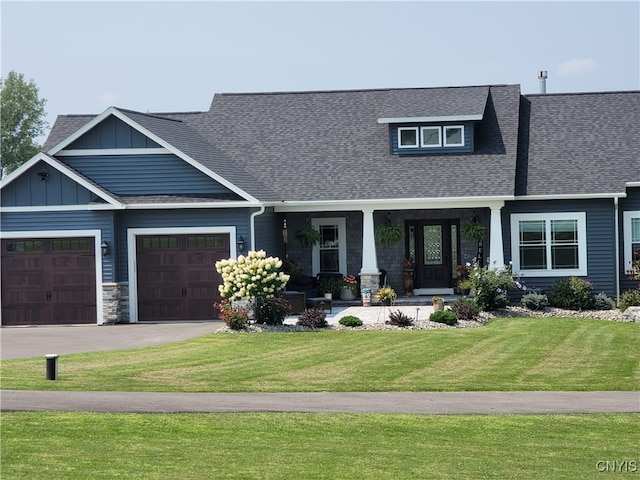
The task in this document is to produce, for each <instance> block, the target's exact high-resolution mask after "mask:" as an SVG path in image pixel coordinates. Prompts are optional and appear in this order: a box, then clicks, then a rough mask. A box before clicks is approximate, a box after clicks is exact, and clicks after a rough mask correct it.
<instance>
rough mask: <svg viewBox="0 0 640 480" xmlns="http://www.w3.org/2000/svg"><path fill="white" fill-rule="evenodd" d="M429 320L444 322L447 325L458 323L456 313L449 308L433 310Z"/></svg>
mask: <svg viewBox="0 0 640 480" xmlns="http://www.w3.org/2000/svg"><path fill="white" fill-rule="evenodd" d="M429 320H431V321H432V322H438V323H445V324H447V325H455V324H456V323H458V319H457V318H456V314H455V313H453V312H452V311H451V310H439V311H437V312H433V313H432V314H431V315H430V316H429Z"/></svg>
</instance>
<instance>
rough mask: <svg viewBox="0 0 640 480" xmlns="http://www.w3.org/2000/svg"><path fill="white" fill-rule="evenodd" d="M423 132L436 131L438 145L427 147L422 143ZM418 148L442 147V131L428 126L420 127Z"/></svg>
mask: <svg viewBox="0 0 640 480" xmlns="http://www.w3.org/2000/svg"><path fill="white" fill-rule="evenodd" d="M425 130H437V131H438V143H437V144H436V145H427V144H425V143H424V138H425V134H424V131H425ZM420 146H421V147H422V148H438V147H442V129H441V128H440V127H434V126H428V127H420Z"/></svg>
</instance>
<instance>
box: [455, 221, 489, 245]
mask: <svg viewBox="0 0 640 480" xmlns="http://www.w3.org/2000/svg"><path fill="white" fill-rule="evenodd" d="M460 231H461V232H462V235H464V236H465V237H467V238H469V239H471V240H475V241H476V242H481V241H482V240H484V237H486V236H487V227H486V226H485V225H484V224H482V223H480V222H478V221H477V220H469V221H468V222H465V223H463V224H462V227H461V228H460Z"/></svg>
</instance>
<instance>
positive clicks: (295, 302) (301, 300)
mask: <svg viewBox="0 0 640 480" xmlns="http://www.w3.org/2000/svg"><path fill="white" fill-rule="evenodd" d="M282 298H284V299H285V300H286V301H287V302H289V304H290V305H291V313H302V312H304V309H305V308H307V295H306V294H305V293H304V292H296V291H293V290H285V291H284V292H282Z"/></svg>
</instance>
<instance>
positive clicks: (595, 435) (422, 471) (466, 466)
mask: <svg viewBox="0 0 640 480" xmlns="http://www.w3.org/2000/svg"><path fill="white" fill-rule="evenodd" d="M639 429H640V415H537V416H536V415H498V416H478V415H468V416H446V415H445V416H422V415H418V416H413V415H379V414H375V415H374V414H358V415H351V414H340V415H326V414H266V413H255V414H215V415H125V414H88V413H10V414H4V415H3V418H2V430H3V432H2V442H1V447H2V449H1V450H2V478H3V479H5V478H6V479H13V480H17V479H28V480H38V479H47V480H51V479H65V480H73V479H79V480H86V479H93V480H95V479H113V478H119V479H136V480H140V479H162V480H165V479H181V480H184V479H209V478H211V479H295V480H299V479H330V480H334V479H363V480H372V479H394V480H402V479H411V480H414V479H418V478H420V479H422V478H425V479H427V478H437V479H474V480H477V479H483V478H495V479H538V478H540V479H571V480H574V479H576V478H579V479H590V478H596V479H597V478H605V477H606V478H609V476H611V478H625V477H628V476H629V477H630V476H632V475H633V478H637V476H638V472H637V471H636V472H632V471H628V472H626V471H622V472H619V471H618V472H616V473H615V474H613V472H609V473H610V474H611V475H606V474H605V473H603V472H601V471H599V469H603V468H605V466H606V464H602V463H598V462H600V461H601V462H606V461H609V462H613V461H618V462H621V461H623V460H625V459H626V460H627V461H631V460H633V459H635V460H636V462H637V461H638V447H637V445H638V443H637V440H638V433H639ZM638 467H640V466H638ZM626 468H627V470H631V469H632V464H630V463H627V467H626Z"/></svg>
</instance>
